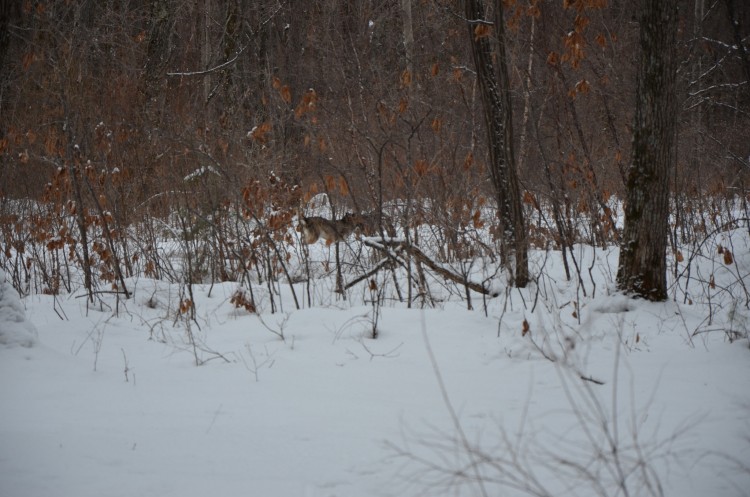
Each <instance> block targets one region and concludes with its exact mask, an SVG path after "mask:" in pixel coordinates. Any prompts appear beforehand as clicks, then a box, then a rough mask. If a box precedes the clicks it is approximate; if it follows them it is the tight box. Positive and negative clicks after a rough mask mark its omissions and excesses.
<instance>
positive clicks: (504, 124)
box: [465, 0, 529, 287]
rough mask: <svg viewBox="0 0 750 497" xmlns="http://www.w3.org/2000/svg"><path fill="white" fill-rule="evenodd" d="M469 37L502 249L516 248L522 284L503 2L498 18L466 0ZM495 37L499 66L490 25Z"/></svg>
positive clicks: (522, 237) (516, 279) (478, 0)
mask: <svg viewBox="0 0 750 497" xmlns="http://www.w3.org/2000/svg"><path fill="white" fill-rule="evenodd" d="M465 3H466V5H465V7H466V19H467V23H468V25H469V39H470V40H471V51H472V55H473V57H474V65H475V67H476V71H477V82H478V84H479V91H480V94H481V96H482V105H483V107H484V118H485V125H486V128H487V140H488V142H489V149H490V167H489V169H490V178H491V179H492V183H493V186H494V188H495V193H496V195H497V202H498V209H499V212H500V216H499V217H500V227H501V232H502V233H503V237H504V240H503V245H504V252H505V253H504V254H503V258H504V259H505V260H506V261H508V260H509V258H508V256H509V254H508V253H507V252H508V250H506V247H507V248H510V249H511V251H512V252H513V257H514V260H515V267H514V268H513V272H514V274H513V284H514V285H516V286H518V287H524V286H526V284H527V283H528V281H529V267H528V252H527V239H526V230H525V226H524V219H523V210H522V208H521V193H520V188H519V186H518V177H517V174H516V164H515V157H514V153H513V126H512V108H511V103H510V92H509V84H510V83H509V78H508V67H507V65H506V62H505V24H504V21H503V11H502V8H503V7H502V4H501V2H497V6H496V15H495V22H494V23H491V22H488V21H487V20H485V9H484V5H483V2H482V0H465ZM490 25H492V26H493V27H494V33H495V35H496V37H497V42H498V50H497V54H496V55H497V61H498V71H497V73H496V72H495V67H494V64H493V50H492V44H491V39H492V38H491V36H490V35H491V33H492V31H493V30H492V29H489V26H490Z"/></svg>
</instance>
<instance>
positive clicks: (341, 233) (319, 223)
mask: <svg viewBox="0 0 750 497" xmlns="http://www.w3.org/2000/svg"><path fill="white" fill-rule="evenodd" d="M299 225H300V231H302V236H303V238H304V240H305V243H307V244H312V243H315V242H317V241H318V239H320V238H322V239H323V240H325V242H326V245H330V244H332V243H334V242H340V241H343V240H345V239H346V238H347V237H348V236H349V235H351V234H352V231H354V227H355V223H354V219H353V218H352V217H351V216H350V215H349V214H347V215H346V216H344V217H343V218H342V219H341V220H338V221H337V220H330V219H326V218H324V217H319V216H312V217H305V216H303V215H302V214H301V213H300V215H299Z"/></svg>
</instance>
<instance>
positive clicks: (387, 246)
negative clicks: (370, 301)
mask: <svg viewBox="0 0 750 497" xmlns="http://www.w3.org/2000/svg"><path fill="white" fill-rule="evenodd" d="M363 243H364V244H365V245H367V246H368V247H372V248H374V249H377V250H379V251H381V252H383V253H384V254H385V255H386V256H387V257H389V259H390V260H393V261H396V262H398V263H399V264H402V265H403V262H402V261H401V260H399V258H398V252H401V251H405V252H407V253H408V254H409V255H411V256H412V257H414V258H415V259H417V260H418V261H419V262H421V263H422V264H424V265H425V266H427V267H428V268H430V269H431V270H432V271H434V272H435V273H437V274H439V275H440V276H442V277H443V278H445V279H447V280H450V281H453V282H455V283H457V284H459V285H463V286H465V287H467V288H469V289H471V290H474V291H475V292H477V293H480V294H482V295H489V296H491V297H497V295H498V294H497V293H496V292H491V291H490V290H489V289H488V288H486V287H485V286H484V285H481V284H479V283H475V282H473V281H469V280H467V279H466V278H464V277H463V276H461V275H458V274H456V273H453V272H452V271H449V270H448V269H445V268H444V267H441V266H440V265H439V264H438V263H436V262H435V261H433V260H432V259H430V258H429V257H427V255H426V254H425V253H424V252H422V251H421V250H420V249H419V248H417V247H416V246H414V245H409V244H408V243H406V242H405V241H404V240H387V239H385V238H383V239H379V240H377V241H375V240H371V239H367V238H365V239H363ZM389 259H384V260H383V261H381V262H380V263H379V264H378V265H377V266H376V267H375V268H373V270H372V271H370V272H368V273H367V274H366V275H364V276H361V277H359V278H357V279H356V280H354V281H352V282H351V283H349V284H347V285H346V288H347V289H348V288H349V287H351V286H353V285H356V284H357V283H359V282H361V281H362V280H364V279H366V278H368V277H369V276H371V275H373V274H375V273H376V272H377V271H379V270H380V269H382V268H383V266H385V263H386V262H390V260H389Z"/></svg>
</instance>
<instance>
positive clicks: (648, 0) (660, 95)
mask: <svg viewBox="0 0 750 497" xmlns="http://www.w3.org/2000/svg"><path fill="white" fill-rule="evenodd" d="M640 12H641V19H640V23H641V26H640V32H641V34H640V45H641V54H640V62H639V68H638V82H637V88H636V108H635V122H634V126H633V151H632V160H631V164H630V167H629V169H628V177H627V198H626V204H625V230H624V233H623V238H622V242H621V250H620V260H619V267H618V270H617V284H618V286H619V288H620V289H621V290H623V291H624V292H626V293H630V294H633V295H635V296H640V297H645V298H647V299H649V300H665V299H666V298H667V282H666V279H667V264H666V251H667V235H668V233H667V230H668V225H667V221H668V217H669V174H670V171H671V169H672V167H673V163H674V153H673V145H674V140H675V126H676V122H677V118H676V113H677V106H676V97H675V79H676V74H677V58H676V46H677V42H676V37H677V0H642V1H641V7H640Z"/></svg>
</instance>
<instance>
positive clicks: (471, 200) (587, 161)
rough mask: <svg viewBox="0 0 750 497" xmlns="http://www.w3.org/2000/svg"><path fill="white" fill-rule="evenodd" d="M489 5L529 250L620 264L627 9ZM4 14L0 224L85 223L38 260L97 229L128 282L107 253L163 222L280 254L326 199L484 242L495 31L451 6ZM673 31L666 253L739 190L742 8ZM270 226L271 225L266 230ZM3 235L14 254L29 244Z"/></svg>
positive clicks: (250, 3)
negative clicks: (583, 240) (674, 113)
mask: <svg viewBox="0 0 750 497" xmlns="http://www.w3.org/2000/svg"><path fill="white" fill-rule="evenodd" d="M487 3H488V4H489V5H488V9H489V11H488V16H487V18H488V19H492V18H494V13H493V12H494V10H493V9H497V8H503V15H504V22H505V27H506V33H505V34H506V38H507V46H506V50H507V52H506V55H507V67H508V76H509V82H508V83H509V91H510V94H511V95H510V97H511V102H512V107H513V109H512V110H513V114H512V116H513V119H512V125H513V133H512V137H513V147H514V149H515V157H516V166H517V169H518V174H519V180H520V184H521V190H522V191H523V192H525V193H524V194H523V201H524V208H525V209H526V212H527V216H529V217H534V216H537V217H539V218H540V219H541V218H542V217H545V219H546V217H550V219H548V220H545V221H544V222H535V223H530V224H531V226H530V228H529V230H530V239H529V242H530V243H531V244H532V245H537V246H542V245H546V244H549V243H552V244H554V245H555V246H560V245H562V246H565V245H567V244H570V243H573V242H575V241H576V237H577V236H579V234H577V233H573V232H572V231H571V230H569V229H568V228H570V222H571V221H570V220H571V219H573V218H576V217H581V216H583V217H585V218H586V219H587V223H589V224H590V228H591V230H590V232H591V241H592V242H594V243H608V242H613V241H617V234H616V232H615V230H613V226H612V222H611V220H612V219H613V218H615V216H616V215H617V213H613V212H612V211H611V208H612V204H611V203H610V202H609V201H610V199H612V198H614V197H613V196H616V198H623V194H624V188H625V181H624V178H625V171H626V167H627V165H628V161H629V158H630V145H631V139H632V136H631V126H632V122H633V112H634V98H635V87H636V86H635V85H636V81H635V77H636V69H637V68H636V67H635V65H636V63H637V60H638V59H637V56H638V49H639V45H638V33H639V31H638V12H637V5H636V4H637V2H629V1H621V0H608V1H607V0H560V1H540V0H515V1H514V0H506V1H502V2H500V1H497V2H487ZM1 5H2V7H1V9H2V11H1V12H0V177H1V178H2V181H0V196H1V197H2V199H3V201H2V202H3V204H4V205H6V206H7V205H8V202H10V201H11V200H12V199H36V200H45V201H46V202H47V204H46V205H51V206H56V207H55V209H56V210H53V211H51V212H53V213H54V214H55V215H59V214H61V213H67V214H70V215H72V216H77V219H78V223H77V232H76V235H72V234H71V232H73V231H76V230H74V229H72V228H71V229H70V230H65V231H64V232H63V233H60V228H59V226H53V224H54V223H53V220H44V219H41V218H39V219H36V220H35V221H34V222H35V223H36V225H35V228H34V229H36V230H37V231H36V234H37V235H35V236H38V237H40V238H39V239H40V240H43V241H46V242H47V243H53V242H54V243H58V244H62V245H65V244H66V243H68V244H69V245H73V246H75V250H79V249H80V247H81V245H80V242H82V241H85V240H83V239H82V238H83V237H84V236H85V235H84V231H85V230H86V228H87V227H89V226H98V227H100V228H101V233H104V235H102V234H100V235H97V236H100V237H101V244H100V245H99V246H96V247H94V248H93V251H94V252H96V253H97V254H98V255H99V256H100V257H101V258H102V260H105V261H106V260H107V258H108V257H110V258H111V257H118V258H120V259H122V260H123V262H124V261H127V260H130V261H132V260H133V254H124V253H123V250H125V249H120V250H118V249H117V246H118V244H117V240H118V237H122V236H124V235H123V234H122V233H121V232H120V231H122V230H125V229H126V228H127V227H129V226H132V225H133V224H134V223H141V222H144V221H147V220H152V219H154V218H156V219H159V218H163V217H164V216H167V215H168V214H170V213H174V212H176V211H177V212H181V213H183V214H184V218H181V219H182V220H183V221H184V222H185V223H187V224H189V225H191V226H192V227H193V228H191V229H196V228H195V226H197V225H199V224H200V221H201V220H203V221H209V220H210V221H212V223H213V224H214V226H213V227H211V228H210V229H211V230H220V229H222V226H221V225H220V223H219V221H218V220H220V219H222V217H221V216H222V213H227V212H236V213H237V214H241V215H242V216H243V217H244V218H245V219H252V218H254V219H256V220H258V221H261V220H263V222H264V223H265V224H264V225H265V226H266V227H268V228H269V229H271V231H273V229H274V228H279V227H282V226H285V225H286V224H288V223H289V222H290V220H291V218H292V215H293V213H294V210H295V209H297V208H298V207H299V206H300V205H303V206H304V205H305V202H306V201H307V200H309V199H310V198H311V197H312V196H313V195H315V194H316V193H320V192H325V193H327V194H328V195H329V198H330V202H331V207H332V209H333V211H334V215H335V216H339V215H341V214H343V213H344V212H346V211H357V212H378V211H379V210H380V209H381V208H382V206H383V205H384V204H386V203H388V202H389V201H391V200H394V199H400V200H404V199H412V200H414V199H429V201H428V202H417V203H414V204H413V205H414V206H415V207H414V209H413V210H412V211H410V212H408V217H409V219H402V220H400V222H399V224H400V225H403V226H407V227H408V226H413V225H414V224H417V223H422V222H426V223H431V224H433V225H435V226H438V227H439V226H445V227H447V228H450V227H455V226H469V227H471V226H473V227H475V228H476V227H479V226H482V225H483V224H484V223H486V222H490V223H491V222H492V219H491V218H490V219H487V217H486V216H484V215H483V214H481V210H482V208H483V207H485V206H487V207H491V206H492V205H494V197H493V194H492V186H491V184H490V181H489V178H488V173H487V150H488V146H487V143H486V141H487V135H486V133H485V132H484V129H483V126H484V123H483V120H482V118H481V116H482V110H481V105H482V102H481V99H480V96H479V94H478V90H477V84H476V77H475V76H476V73H475V70H474V65H473V61H472V56H471V47H470V38H469V37H470V36H476V37H489V38H490V39H491V40H492V39H494V38H493V36H494V31H493V28H492V27H491V26H485V27H484V28H482V27H481V25H480V26H479V27H478V28H477V27H474V28H473V31H470V29H469V28H468V27H467V23H466V19H465V18H464V15H463V13H464V8H463V4H462V3H461V2H455V1H444V0H373V1H367V0H362V1H350V0H343V1H342V0H324V1H315V2H310V1H307V0H284V1H282V0H227V1H218V0H149V1H146V0H144V1H126V0H81V1H71V0H56V1H30V0H24V1H9V0H3V1H2V4H1ZM679 7H680V10H679V12H680V14H679V31H678V47H677V53H678V57H679V68H678V78H677V81H678V83H677V84H678V88H677V92H678V97H677V102H678V103H677V107H678V109H679V111H678V112H679V116H678V129H677V137H676V150H675V154H676V157H677V162H676V164H677V167H676V170H675V171H674V173H673V178H672V180H671V181H670V183H671V185H670V188H671V190H672V194H673V198H674V202H675V203H676V205H675V207H679V208H678V209H674V212H675V213H676V214H675V215H676V216H677V217H678V219H677V222H676V224H675V226H673V228H674V236H675V237H677V236H680V231H682V235H683V236H686V234H687V233H688V232H692V231H694V230H704V231H705V230H707V229H710V227H707V226H706V223H707V222H710V218H711V215H712V214H711V213H712V212H713V211H714V210H716V209H719V208H720V206H719V205H717V203H720V201H721V200H720V199H726V198H733V197H737V196H740V197H746V195H747V188H748V186H749V185H748V178H750V174H748V173H750V163H749V161H750V141H749V140H748V137H749V136H750V135H749V134H748V129H750V115H749V113H750V84H749V83H748V82H749V81H750V54H749V53H748V40H747V37H748V34H749V33H750V5H748V3H747V2H743V1H737V0H716V1H714V0H681V1H680V2H679ZM410 205H411V204H410ZM269 206H271V207H272V208H273V209H274V211H273V212H274V214H273V216H276V217H273V216H271V217H269V216H268V215H266V214H264V215H261V213H262V212H265V211H264V210H263V209H266V208H268V207H269ZM428 206H429V207H430V208H427V207H428ZM14 212H16V211H14ZM550 212H551V213H552V214H549V213H550ZM694 213H701V214H700V215H698V214H694ZM402 215H405V214H403V213H402ZM264 216H265V217H264ZM680 216H682V217H683V218H684V217H686V216H695V217H694V218H691V219H690V220H689V221H688V220H685V219H680ZM552 218H554V219H552ZM223 219H230V217H225V218H223ZM14 222H20V220H19V219H18V218H17V217H12V216H11V217H6V219H5V220H4V226H5V230H6V233H5V235H6V238H5V243H6V246H5V247H4V248H5V249H6V251H7V246H8V245H9V244H12V243H15V244H22V243H23V242H24V240H18V239H16V238H18V234H17V233H16V234H15V235H13V236H11V235H10V234H9V231H8V226H9V225H10V224H11V223H14ZM217 223H219V226H216V224H217ZM207 229H208V228H207ZM118 230H119V231H118ZM279 236H281V235H279ZM14 237H15V238H14ZM66 237H68V238H66ZM70 237H72V240H71V238H70ZM446 237H447V238H450V236H449V235H446ZM183 238H184V237H183ZM89 242H90V240H89ZM62 245H61V246H62ZM83 245H85V244H83ZM148 246H149V245H148V243H145V242H144V244H143V247H142V248H143V249H144V250H146V249H147V248H148ZM7 254H9V252H7ZM86 259H87V260H88V256H86ZM118 260H119V259H118ZM117 265H118V266H120V265H121V264H117ZM108 267H111V268H114V267H115V265H114V264H112V265H110V266H108ZM152 269H153V268H152ZM127 270H128V271H129V270H130V269H129V268H127ZM113 271H114V269H113ZM112 278H117V275H113V276H112Z"/></svg>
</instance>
